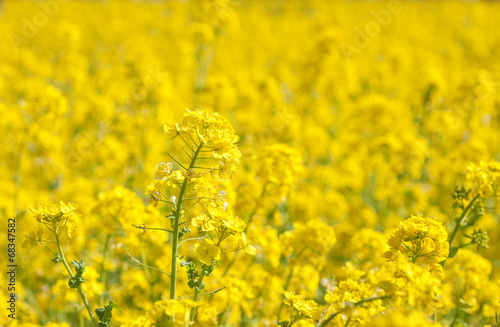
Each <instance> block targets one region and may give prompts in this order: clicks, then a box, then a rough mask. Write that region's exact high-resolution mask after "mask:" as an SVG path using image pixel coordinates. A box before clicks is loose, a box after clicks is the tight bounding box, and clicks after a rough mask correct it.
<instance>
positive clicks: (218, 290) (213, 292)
mask: <svg viewBox="0 0 500 327" xmlns="http://www.w3.org/2000/svg"><path fill="white" fill-rule="evenodd" d="M225 288H226V287H225V286H224V287H220V288H218V289H216V290H215V291H212V292H207V293H200V294H199V295H198V297H200V296H203V295H210V294H215V293H219V292H220V291H222V290H223V289H225ZM193 296H194V295H189V296H185V297H180V298H178V299H177V301H180V300H184V299H189V298H191V297H193Z"/></svg>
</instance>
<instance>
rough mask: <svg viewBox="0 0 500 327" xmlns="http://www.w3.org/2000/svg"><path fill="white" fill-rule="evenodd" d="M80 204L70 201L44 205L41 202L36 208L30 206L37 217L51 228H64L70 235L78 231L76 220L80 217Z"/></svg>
mask: <svg viewBox="0 0 500 327" xmlns="http://www.w3.org/2000/svg"><path fill="white" fill-rule="evenodd" d="M77 210H78V205H77V204H74V203H71V202H68V203H64V202H62V201H61V202H60V203H59V204H49V205H43V204H39V205H37V206H36V208H30V211H31V212H32V213H33V215H34V216H35V219H36V220H37V221H38V222H40V223H42V224H44V225H45V226H46V227H47V228H49V229H55V230H58V229H59V228H61V229H63V230H64V231H65V232H66V233H67V234H68V236H69V237H71V233H74V232H75V231H76V227H77V226H76V220H78V219H79V218H80V214H79V213H78V211H77Z"/></svg>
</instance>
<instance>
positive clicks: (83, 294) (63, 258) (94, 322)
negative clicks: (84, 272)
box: [54, 233, 98, 327]
mask: <svg viewBox="0 0 500 327" xmlns="http://www.w3.org/2000/svg"><path fill="white" fill-rule="evenodd" d="M54 235H55V236H56V241H57V249H58V250H59V254H60V255H61V258H62V263H63V265H64V268H66V271H67V272H68V274H69V275H70V276H71V278H73V277H75V275H74V274H73V272H72V271H71V268H70V267H69V265H68V262H67V261H66V257H65V256H64V252H63V250H62V247H61V242H59V236H58V235H57V233H54ZM77 290H78V293H79V294H80V297H81V298H82V301H83V304H85V307H86V308H87V311H88V313H89V316H90V320H91V321H92V325H93V326H94V327H98V324H97V321H96V320H95V317H94V313H93V312H92V308H90V304H89V301H88V300H87V298H86V297H85V293H83V290H82V287H81V286H78V287H77Z"/></svg>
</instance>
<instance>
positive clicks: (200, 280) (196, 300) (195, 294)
mask: <svg viewBox="0 0 500 327" xmlns="http://www.w3.org/2000/svg"><path fill="white" fill-rule="evenodd" d="M204 277H205V271H202V272H201V276H200V278H198V283H197V285H196V287H195V290H194V295H193V301H194V303H197V302H198V297H199V296H200V291H199V290H200V288H201V283H203V278H204ZM195 313H196V306H194V307H192V308H191V312H190V313H189V322H190V323H193V322H194V315H195Z"/></svg>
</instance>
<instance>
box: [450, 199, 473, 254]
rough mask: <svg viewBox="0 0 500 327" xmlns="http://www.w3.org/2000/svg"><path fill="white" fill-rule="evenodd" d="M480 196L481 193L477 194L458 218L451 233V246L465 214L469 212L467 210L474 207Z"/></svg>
mask: <svg viewBox="0 0 500 327" xmlns="http://www.w3.org/2000/svg"><path fill="white" fill-rule="evenodd" d="M478 198H479V194H478V195H476V196H475V197H474V198H473V199H472V201H471V202H470V203H469V205H468V206H467V207H466V208H465V209H464V211H463V212H462V215H461V216H460V218H458V220H457V224H456V225H455V228H454V229H453V232H452V233H451V236H450V248H451V244H452V243H453V239H454V238H455V235H456V234H457V232H458V230H459V229H460V225H461V224H462V220H463V219H464V218H465V215H466V214H467V212H468V211H469V209H470V208H471V207H472V204H474V202H475V201H476V200H477V199H478Z"/></svg>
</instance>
